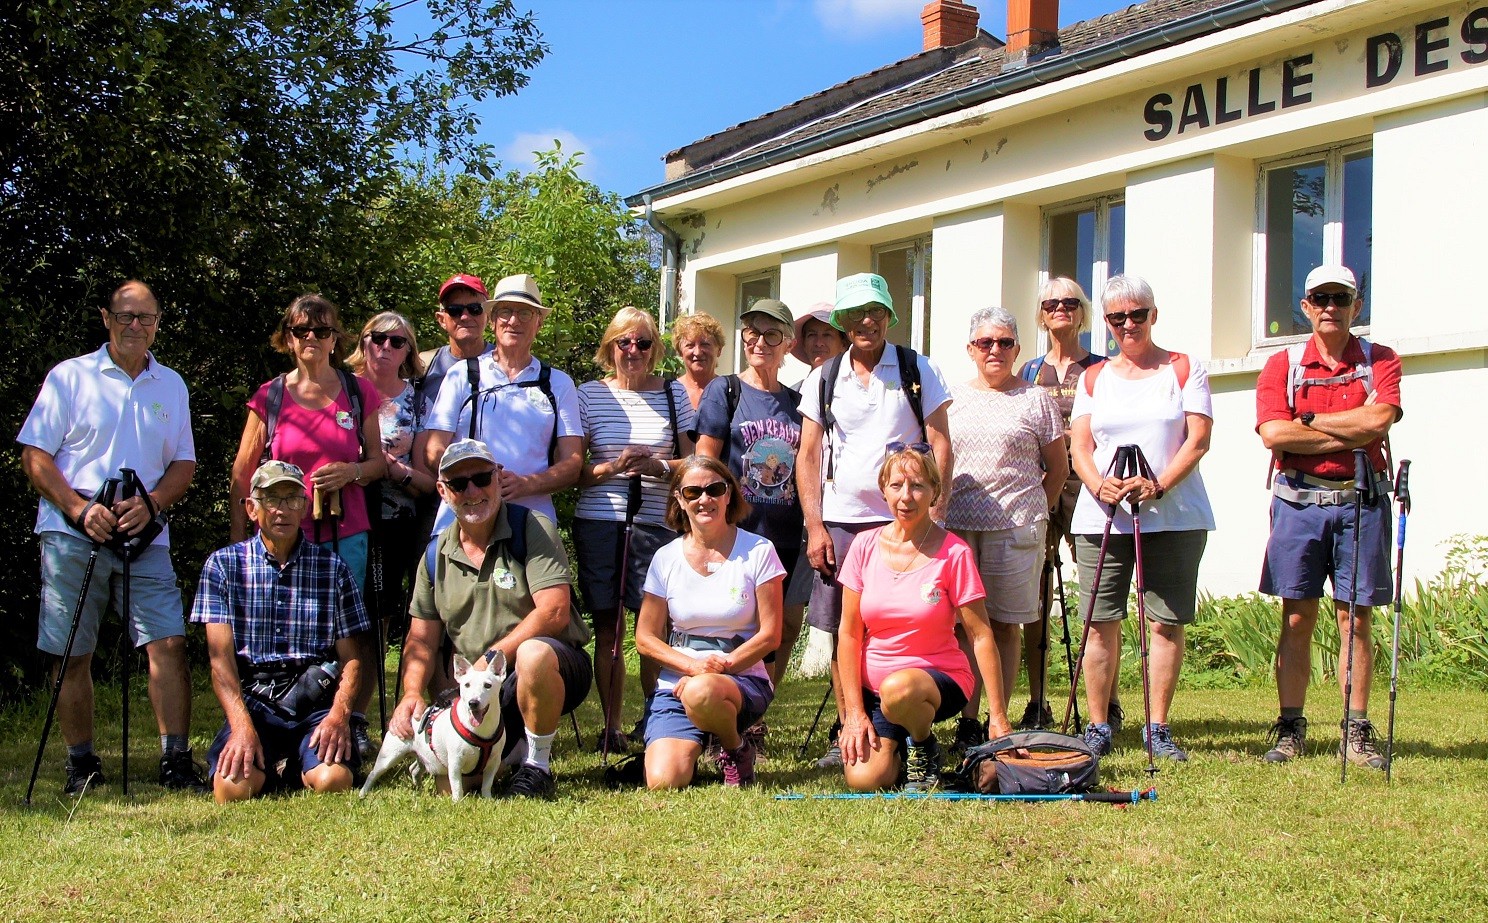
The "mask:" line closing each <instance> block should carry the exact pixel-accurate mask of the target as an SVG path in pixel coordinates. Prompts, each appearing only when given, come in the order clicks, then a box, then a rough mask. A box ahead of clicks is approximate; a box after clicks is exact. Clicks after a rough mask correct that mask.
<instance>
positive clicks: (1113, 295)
mask: <svg viewBox="0 0 1488 923" xmlns="http://www.w3.org/2000/svg"><path fill="white" fill-rule="evenodd" d="M1117 303H1125V304H1134V305H1137V306H1138V307H1142V308H1155V307H1157V296H1156V295H1154V294H1152V286H1150V285H1148V284H1147V280H1146V279H1143V278H1142V277H1141V276H1128V275H1124V274H1123V275H1119V276H1112V277H1111V281H1109V282H1107V283H1106V288H1105V291H1103V292H1101V305H1102V306H1105V305H1110V304H1117Z"/></svg>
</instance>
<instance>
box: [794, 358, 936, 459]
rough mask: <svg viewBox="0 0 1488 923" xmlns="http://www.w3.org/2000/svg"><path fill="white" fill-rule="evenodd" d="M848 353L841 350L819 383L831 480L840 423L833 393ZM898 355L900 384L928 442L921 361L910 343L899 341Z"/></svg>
mask: <svg viewBox="0 0 1488 923" xmlns="http://www.w3.org/2000/svg"><path fill="white" fill-rule="evenodd" d="M846 355H847V353H838V354H837V355H835V356H833V357H832V358H831V359H830V360H829V361H828V362H827V364H826V365H824V366H822V375H821V379H820V380H819V381H818V382H817V399H818V401H819V402H820V406H821V415H822V432H823V433H825V434H826V440H827V476H826V480H828V481H830V480H832V426H833V425H834V424H835V423H836V422H837V417H836V416H835V415H834V414H833V413H832V395H833V393H834V392H836V390H837V375H838V373H839V372H841V371H842V357H843V356H846ZM894 355H895V358H896V359H897V360H898V362H899V387H900V389H901V390H902V391H903V392H904V397H905V399H906V400H908V401H909V409H910V411H911V412H912V413H914V418H915V422H916V423H918V424H919V425H920V441H921V442H928V441H929V435H928V434H927V433H926V432H925V406H924V403H923V397H922V396H921V394H920V363H919V361H918V358H917V354H916V353H915V351H914V350H912V349H910V348H909V347H908V346H900V345H899V344H898V343H895V344H894Z"/></svg>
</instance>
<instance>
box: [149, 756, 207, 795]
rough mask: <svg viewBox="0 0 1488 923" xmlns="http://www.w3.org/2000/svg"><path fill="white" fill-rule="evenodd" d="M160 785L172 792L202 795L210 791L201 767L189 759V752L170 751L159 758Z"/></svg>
mask: <svg viewBox="0 0 1488 923" xmlns="http://www.w3.org/2000/svg"><path fill="white" fill-rule="evenodd" d="M160 784H161V785H163V786H165V787H166V788H168V789H171V790H173V791H178V792H180V791H186V792H195V793H196V794H198V795H200V794H204V793H206V792H208V791H210V789H209V788H208V787H207V780H206V779H205V778H204V777H203V775H202V771H201V767H199V766H197V765H196V761H195V760H193V759H192V758H191V751H190V750H172V751H171V752H169V753H165V754H162V755H161V757H160Z"/></svg>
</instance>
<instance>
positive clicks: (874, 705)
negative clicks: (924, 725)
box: [863, 667, 966, 744]
mask: <svg viewBox="0 0 1488 923" xmlns="http://www.w3.org/2000/svg"><path fill="white" fill-rule="evenodd" d="M917 669H924V668H923V667H918V668H917ZM925 672H926V673H929V674H930V678H931V679H933V680H935V689H936V691H938V692H939V693H940V707H939V708H937V709H936V710H935V721H936V723H939V722H941V721H944V720H946V719H947V718H949V717H951V716H952V715H959V714H961V709H963V708H965V707H966V693H964V692H962V691H961V684H960V683H957V682H956V681H955V680H953V679H951V677H950V676H949V675H948V674H946V673H944V672H942V671H940V670H925ZM863 708H864V709H866V710H867V712H868V719H869V720H870V721H872V722H873V730H874V732H876V733H877V734H878V736H879V737H881V738H884V739H887V740H893V741H897V742H898V743H900V744H903V743H904V742H905V741H906V740H908V739H909V731H907V730H906V729H904V728H903V727H901V726H899V725H897V724H895V723H893V722H892V721H890V720H889V719H888V718H885V717H884V713H883V703H882V702H881V701H879V698H878V693H876V692H874V691H873V690H872V689H869V688H868V687H867V686H864V687H863Z"/></svg>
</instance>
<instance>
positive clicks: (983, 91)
mask: <svg viewBox="0 0 1488 923" xmlns="http://www.w3.org/2000/svg"><path fill="white" fill-rule="evenodd" d="M1317 2H1319V0H1236V2H1234V3H1230V4H1227V5H1225V6H1221V7H1216V8H1214V9H1211V10H1206V11H1204V12H1202V13H1198V14H1196V15H1193V16H1189V17H1186V18H1183V19H1178V20H1174V21H1173V22H1169V23H1163V24H1162V25H1157V26H1151V27H1149V28H1146V29H1142V30H1140V31H1137V32H1133V33H1131V34H1130V35H1127V36H1123V37H1122V38H1120V39H1117V40H1116V41H1114V42H1107V43H1105V44H1101V45H1095V46H1092V47H1089V48H1084V49H1081V50H1080V51H1076V52H1071V53H1069V54H1060V55H1052V56H1050V57H1049V58H1047V59H1045V60H1043V61H1039V62H1035V63H1032V64H1029V65H1028V66H1027V67H1024V68H1021V69H1019V70H1014V71H1005V72H1003V73H1002V74H999V75H998V76H997V77H994V78H992V79H991V80H988V81H986V82H984V83H979V84H974V85H972V86H969V87H962V88H961V89H959V90H952V91H950V92H947V93H942V94H940V95H939V96H932V97H930V98H929V99H926V100H923V101H921V102H919V103H916V104H915V105H913V106H909V107H906V108H903V109H896V110H894V111H892V112H885V113H882V114H880V115H876V116H873V117H872V118H869V119H864V120H863V121H861V122H854V123H852V124H849V125H843V126H842V127H840V128H836V129H833V130H832V131H829V132H827V133H826V134H822V135H816V136H813V137H809V138H803V139H802V140H800V141H795V142H792V143H790V144H787V145H785V146H784V147H778V148H775V149H773V150H769V151H764V152H761V153H758V154H751V155H748V156H746V157H741V158H739V159H738V160H735V161H730V162H728V163H723V164H719V165H717V166H714V167H709V168H707V169H704V170H699V171H697V172H695V173H689V174H687V175H686V176H683V177H680V178H679V179H676V180H673V181H671V182H668V183H659V184H658V185H655V186H651V187H649V188H647V189H644V190H642V191H641V192H639V193H637V194H635V195H633V196H629V197H627V198H626V200H625V204H626V205H627V206H629V207H631V208H635V207H637V206H640V205H642V204H644V205H645V206H646V210H647V220H648V221H649V220H651V218H650V212H651V202H652V201H653V200H654V199H658V198H666V197H667V196H671V195H676V194H678V193H682V192H690V191H691V190H694V189H699V188H702V187H703V186H709V185H712V184H714V183H718V182H721V181H723V180H726V179H731V178H733V177H736V176H742V175H743V174H745V173H752V172H754V171H755V170H762V169H764V168H766V167H772V166H775V165H776V164H780V163H785V162H787V161H791V160H798V159H800V158H802V157H806V156H809V155H811V154H816V153H819V152H821V151H825V150H830V149H831V148H834V147H838V146H840V145H843V144H847V143H849V142H852V141H858V140H861V139H863V138H868V137H871V136H873V135H879V134H883V133H884V132H887V131H892V130H894V129H896V128H903V127H905V126H907V125H913V124H915V123H917V122H923V121H926V120H928V119H932V118H936V117H937V116H941V115H946V114H948V113H952V112H956V111H958V110H961V109H969V108H971V107H972V106H977V105H980V104H981V103H984V102H988V101H989V100H993V99H997V98H999V97H1003V96H1010V95H1012V94H1014V93H1018V92H1021V91H1023V90H1028V89H1032V88H1033V87H1037V86H1042V85H1044V84H1047V83H1052V82H1054V81H1056V80H1062V79H1064V78H1065V77H1071V76H1074V75H1076V74H1083V73H1085V72H1087V71H1091V70H1095V69H1096V68H1099V67H1104V66H1106V65H1108V64H1115V63H1118V62H1120V61H1124V60H1126V59H1128V58H1134V57H1136V56H1137V55H1141V54H1146V53H1148V52H1152V51H1158V50H1160V49H1163V48H1168V47H1171V46H1173V45H1178V44H1181V43H1183V42H1187V41H1192V40H1193V39H1196V38H1202V37H1203V36H1205V35H1209V34H1211V33H1214V32H1220V31H1223V30H1225V29H1229V28H1232V27H1234V26H1238V25H1243V24H1244V23H1247V22H1251V21H1252V20H1255V19H1260V18H1261V17H1263V16H1271V15H1274V14H1276V13H1284V12H1286V11H1288V10H1293V9H1296V8H1298V7H1303V6H1308V5H1311V4H1313V3H1317ZM652 226H653V227H655V226H656V225H655V224H654V223H653V224H652Z"/></svg>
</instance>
